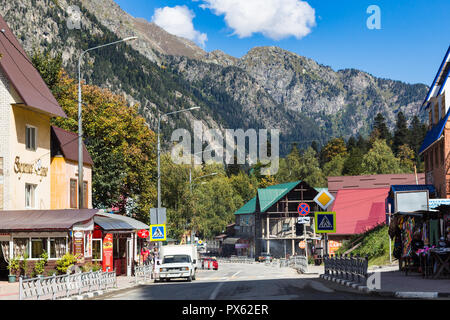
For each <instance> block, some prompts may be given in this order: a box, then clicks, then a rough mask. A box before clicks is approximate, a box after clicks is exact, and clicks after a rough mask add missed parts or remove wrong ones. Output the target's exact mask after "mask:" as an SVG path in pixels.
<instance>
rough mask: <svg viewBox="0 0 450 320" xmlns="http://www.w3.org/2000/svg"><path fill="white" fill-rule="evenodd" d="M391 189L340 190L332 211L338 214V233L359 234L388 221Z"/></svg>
mask: <svg viewBox="0 0 450 320" xmlns="http://www.w3.org/2000/svg"><path fill="white" fill-rule="evenodd" d="M388 194H389V188H377V189H345V190H339V191H338V193H337V195H336V200H335V201H334V203H333V207H332V208H331V211H334V212H336V233H333V234H359V233H363V232H365V231H367V230H369V229H371V228H373V227H375V226H377V225H378V224H380V223H382V222H385V221H386V209H385V207H386V206H385V202H386V198H387V196H388Z"/></svg>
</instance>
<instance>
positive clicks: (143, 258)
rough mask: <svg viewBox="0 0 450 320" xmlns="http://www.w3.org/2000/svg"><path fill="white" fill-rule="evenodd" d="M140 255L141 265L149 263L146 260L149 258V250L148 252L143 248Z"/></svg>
mask: <svg viewBox="0 0 450 320" xmlns="http://www.w3.org/2000/svg"><path fill="white" fill-rule="evenodd" d="M141 255H142V261H143V264H148V262H149V261H148V258H149V255H150V250H148V248H147V247H143V248H142V250H141Z"/></svg>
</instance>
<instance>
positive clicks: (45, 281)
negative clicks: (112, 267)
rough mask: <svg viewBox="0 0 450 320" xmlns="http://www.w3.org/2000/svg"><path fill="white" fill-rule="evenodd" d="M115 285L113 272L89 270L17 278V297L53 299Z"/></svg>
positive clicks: (115, 280)
mask: <svg viewBox="0 0 450 320" xmlns="http://www.w3.org/2000/svg"><path fill="white" fill-rule="evenodd" d="M110 287H117V278H116V273H115V272H102V271H95V272H93V271H91V272H83V273H76V274H65V275H59V276H57V275H53V276H50V277H38V278H31V279H23V278H22V277H20V278H19V299H20V300H26V299H33V298H35V299H37V300H40V299H45V300H50V299H51V300H55V299H59V298H68V297H70V296H73V295H80V294H82V293H86V292H91V291H95V290H105V289H108V288H110Z"/></svg>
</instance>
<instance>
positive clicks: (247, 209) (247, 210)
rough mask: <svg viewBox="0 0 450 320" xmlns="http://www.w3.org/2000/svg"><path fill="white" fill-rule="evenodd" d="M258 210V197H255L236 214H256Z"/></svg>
mask: <svg viewBox="0 0 450 320" xmlns="http://www.w3.org/2000/svg"><path fill="white" fill-rule="evenodd" d="M255 210H256V197H253V199H251V200H250V201H249V202H247V203H246V204H244V205H243V206H242V207H241V208H240V209H239V210H238V211H236V212H235V213H234V214H249V213H254V212H255Z"/></svg>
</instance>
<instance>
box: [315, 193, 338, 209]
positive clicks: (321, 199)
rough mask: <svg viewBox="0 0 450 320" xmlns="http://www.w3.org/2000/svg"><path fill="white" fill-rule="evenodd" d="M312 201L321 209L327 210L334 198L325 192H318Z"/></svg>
mask: <svg viewBox="0 0 450 320" xmlns="http://www.w3.org/2000/svg"><path fill="white" fill-rule="evenodd" d="M314 201H315V202H316V203H317V204H318V205H319V206H320V207H321V208H322V209H323V210H327V208H328V207H329V206H330V205H331V204H332V203H333V201H334V197H333V196H332V195H331V193H329V192H328V191H326V190H322V191H320V192H319V193H318V194H317V196H316V197H315V198H314Z"/></svg>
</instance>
